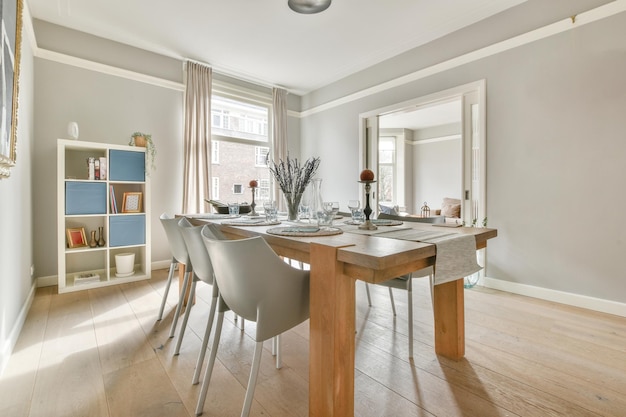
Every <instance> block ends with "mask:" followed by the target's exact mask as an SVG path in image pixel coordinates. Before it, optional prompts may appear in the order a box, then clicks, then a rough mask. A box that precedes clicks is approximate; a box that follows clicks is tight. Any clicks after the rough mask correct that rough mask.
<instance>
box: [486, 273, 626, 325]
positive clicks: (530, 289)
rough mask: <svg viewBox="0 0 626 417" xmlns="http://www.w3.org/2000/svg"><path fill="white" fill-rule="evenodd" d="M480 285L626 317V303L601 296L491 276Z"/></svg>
mask: <svg viewBox="0 0 626 417" xmlns="http://www.w3.org/2000/svg"><path fill="white" fill-rule="evenodd" d="M479 285H482V286H484V287H487V288H493V289H494V290H501V291H507V292H510V293H513V294H519V295H525V296H528V297H534V298H539V299H541V300H547V301H554V302H556V303H561V304H567V305H570V306H574V307H581V308H586V309H588V310H593V311H599V312H601V313H608V314H614V315H616V316H621V317H626V304H624V303H618V302H617V301H611V300H603V299H601V298H594V297H589V296H586V295H580V294H573V293H567V292H563V291H556V290H551V289H548V288H541V287H535V286H532V285H526V284H520V283H517V282H510V281H504V280H501V279H495V278H489V277H485V278H483V279H481V281H480V282H479Z"/></svg>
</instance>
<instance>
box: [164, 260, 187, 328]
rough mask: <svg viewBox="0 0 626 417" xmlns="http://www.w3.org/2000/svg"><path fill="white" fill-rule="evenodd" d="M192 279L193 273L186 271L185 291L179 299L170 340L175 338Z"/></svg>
mask: <svg viewBox="0 0 626 417" xmlns="http://www.w3.org/2000/svg"><path fill="white" fill-rule="evenodd" d="M190 279H191V271H185V278H184V279H183V290H182V292H181V293H180V296H179V297H178V305H177V306H176V312H175V313H174V320H172V327H171V328H170V335H169V338H170V339H171V338H172V337H174V332H175V331H176V324H177V323H178V317H179V316H180V310H181V309H182V308H183V304H185V294H187V287H188V286H189V280H190Z"/></svg>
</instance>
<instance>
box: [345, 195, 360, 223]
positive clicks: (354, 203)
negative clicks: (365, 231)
mask: <svg viewBox="0 0 626 417" xmlns="http://www.w3.org/2000/svg"><path fill="white" fill-rule="evenodd" d="M348 208H349V209H350V213H351V214H352V223H359V224H360V223H363V210H362V209H361V202H360V201H359V200H348Z"/></svg>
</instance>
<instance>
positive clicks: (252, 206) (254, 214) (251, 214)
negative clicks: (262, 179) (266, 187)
mask: <svg viewBox="0 0 626 417" xmlns="http://www.w3.org/2000/svg"><path fill="white" fill-rule="evenodd" d="M250 190H252V203H250V208H251V209H252V210H250V213H249V214H248V216H258V213H257V212H256V211H255V210H254V208H255V207H256V203H255V202H254V194H255V192H256V187H250Z"/></svg>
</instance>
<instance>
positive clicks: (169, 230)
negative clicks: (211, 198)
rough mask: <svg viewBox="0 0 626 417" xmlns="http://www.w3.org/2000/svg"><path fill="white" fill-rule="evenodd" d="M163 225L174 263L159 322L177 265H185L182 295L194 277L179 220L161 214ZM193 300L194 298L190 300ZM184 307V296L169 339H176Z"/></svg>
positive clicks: (182, 329)
mask: <svg viewBox="0 0 626 417" xmlns="http://www.w3.org/2000/svg"><path fill="white" fill-rule="evenodd" d="M160 220H161V224H162V225H163V229H165V234H166V236H167V242H168V244H169V247H170V251H171V252H172V262H171V263H170V271H169V275H168V276H167V283H166V284H165V292H164V293H163V301H161V308H160V309H159V317H158V318H157V320H161V319H162V318H163V310H164V309H165V302H166V301H167V294H168V292H169V290H170V287H171V286H172V278H173V276H174V269H175V267H176V265H177V264H182V265H185V277H184V279H183V287H182V292H181V294H186V293H187V288H188V287H189V281H191V279H192V276H193V266H192V265H191V260H190V259H189V254H188V253H187V245H186V244H185V240H184V239H183V236H182V234H181V233H180V230H179V229H178V220H179V219H176V218H172V217H170V216H168V215H167V214H166V213H163V214H161V217H160ZM190 300H192V298H190ZM182 306H183V299H182V296H181V298H180V299H179V301H178V304H177V306H176V312H175V313H174V319H173V320H172V327H171V328H170V334H169V337H170V338H172V337H174V333H175V330H176V324H177V323H178V317H179V316H180V311H181V309H182ZM184 332H185V329H184V327H183V328H181V334H180V335H179V343H180V341H182V335H183V334H184ZM179 343H178V344H179Z"/></svg>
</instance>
